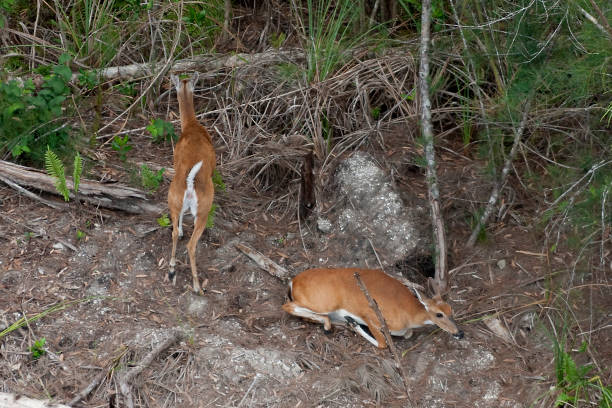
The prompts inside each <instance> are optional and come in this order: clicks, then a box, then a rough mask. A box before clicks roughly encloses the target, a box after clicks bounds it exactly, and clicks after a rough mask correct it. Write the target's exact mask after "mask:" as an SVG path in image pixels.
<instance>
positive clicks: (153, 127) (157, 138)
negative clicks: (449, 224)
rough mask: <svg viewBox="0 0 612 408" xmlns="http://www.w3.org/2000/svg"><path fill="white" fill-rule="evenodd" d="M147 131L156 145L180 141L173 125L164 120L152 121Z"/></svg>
mask: <svg viewBox="0 0 612 408" xmlns="http://www.w3.org/2000/svg"><path fill="white" fill-rule="evenodd" d="M146 129H147V131H148V132H149V133H150V134H151V137H152V138H153V142H155V143H160V142H163V141H170V140H178V136H177V135H176V133H175V132H174V126H172V123H170V122H166V121H165V120H163V119H152V120H151V123H149V125H148V126H147V128H146Z"/></svg>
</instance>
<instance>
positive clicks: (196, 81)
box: [191, 71, 200, 88]
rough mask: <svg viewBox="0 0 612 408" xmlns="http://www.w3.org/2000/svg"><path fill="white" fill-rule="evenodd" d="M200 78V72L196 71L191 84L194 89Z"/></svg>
mask: <svg viewBox="0 0 612 408" xmlns="http://www.w3.org/2000/svg"><path fill="white" fill-rule="evenodd" d="M199 77H200V73H199V72H198V71H194V73H193V76H192V77H191V82H192V83H193V87H194V88H195V84H197V83H198V78H199Z"/></svg>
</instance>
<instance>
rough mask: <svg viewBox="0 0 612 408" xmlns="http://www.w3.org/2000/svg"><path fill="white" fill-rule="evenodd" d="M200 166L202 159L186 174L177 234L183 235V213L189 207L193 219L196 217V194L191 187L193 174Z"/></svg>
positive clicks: (195, 173)
mask: <svg viewBox="0 0 612 408" xmlns="http://www.w3.org/2000/svg"><path fill="white" fill-rule="evenodd" d="M201 168H202V161H201V160H200V161H199V162H197V163H196V164H195V165H194V166H193V167H192V168H191V170H190V171H189V174H188V175H187V180H186V182H187V188H186V189H185V194H184V195H183V208H181V214H180V215H179V225H178V229H179V236H183V215H184V214H185V212H186V211H187V209H189V211H190V212H191V215H193V219H194V222H195V219H196V217H197V213H198V196H197V195H196V193H195V189H194V188H193V180H194V179H195V176H196V175H197V174H198V171H200V169H201Z"/></svg>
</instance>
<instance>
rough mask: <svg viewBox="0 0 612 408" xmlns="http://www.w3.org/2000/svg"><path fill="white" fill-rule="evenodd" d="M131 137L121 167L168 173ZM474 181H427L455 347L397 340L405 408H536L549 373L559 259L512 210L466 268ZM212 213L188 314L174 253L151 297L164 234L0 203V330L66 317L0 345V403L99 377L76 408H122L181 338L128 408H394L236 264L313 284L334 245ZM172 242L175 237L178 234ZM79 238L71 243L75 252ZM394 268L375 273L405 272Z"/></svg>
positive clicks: (444, 339) (258, 274)
mask: <svg viewBox="0 0 612 408" xmlns="http://www.w3.org/2000/svg"><path fill="white" fill-rule="evenodd" d="M140 137H141V138H142V140H139V139H138V138H137V137H136V136H135V139H133V140H134V142H135V143H136V144H137V145H139V146H141V148H139V149H138V150H139V151H140V152H141V153H136V152H134V154H135V155H134V156H130V160H134V161H139V160H142V161H154V162H156V163H157V164H159V165H160V166H163V167H166V168H168V167H171V157H172V150H171V147H170V146H168V145H166V146H160V145H153V144H151V143H150V141H149V139H148V138H146V137H145V136H144V135H142V136H140ZM109 152H110V153H109V155H112V151H110V149H109ZM143 152H144V153H143ZM447 155H450V156H448V157H447ZM393 157H394V156H393V155H392V156H388V161H389V162H391V163H392V162H393ZM161 158H163V159H161ZM123 168H125V164H124V163H122V162H120V161H117V162H115V163H113V162H112V161H111V160H110V159H109V160H107V161H100V162H99V164H98V165H97V167H95V168H91V169H88V174H89V176H88V177H90V178H98V179H101V178H102V176H103V175H104V174H106V175H108V174H113V175H114V178H116V179H118V180H120V181H124V182H125V181H129V180H130V177H131V176H130V172H129V171H124V170H122V169H123ZM477 173H479V172H478V171H477V169H476V162H475V161H472V160H469V159H468V158H467V157H465V156H462V155H452V154H451V153H448V152H447V151H446V150H445V151H443V152H442V154H441V159H440V168H439V177H440V180H441V182H442V188H441V190H442V191H443V193H444V194H443V195H444V197H443V204H444V211H445V217H446V222H447V229H448V237H447V239H448V242H449V246H450V268H451V269H452V272H451V277H450V280H451V286H452V288H451V290H450V292H449V293H448V294H447V295H446V298H447V300H448V302H449V303H450V304H451V305H452V307H453V310H454V314H455V319H456V321H457V323H458V325H460V326H461V328H462V329H463V330H464V331H465V337H464V338H463V339H462V340H456V339H454V338H452V337H451V336H450V335H448V334H447V333H445V332H442V331H441V330H434V329H432V328H423V329H418V330H416V332H415V335H414V336H413V337H412V338H411V339H402V338H396V339H395V344H396V346H397V348H398V350H399V351H400V353H401V362H402V365H403V366H404V368H405V371H406V373H407V378H406V382H407V386H408V389H409V390H410V391H409V398H410V399H411V400H412V401H413V402H414V403H415V405H416V406H419V407H420V406H423V407H523V406H531V404H532V403H534V402H535V406H549V405H551V404H552V400H551V398H552V395H554V393H555V391H553V390H551V386H553V385H554V384H555V377H554V375H555V374H554V373H555V370H554V359H553V353H552V350H553V342H552V338H553V336H552V334H551V333H550V325H549V324H547V323H548V322H547V321H546V319H547V309H548V308H550V307H554V305H553V303H552V301H551V293H550V291H549V290H548V288H550V287H551V286H554V281H555V279H556V277H555V272H557V271H567V269H568V265H569V264H570V263H571V261H572V260H573V259H574V256H573V255H572V254H571V253H570V252H563V251H557V253H556V254H555V256H553V257H549V256H547V254H545V253H541V250H542V243H541V238H540V237H538V236H537V234H536V233H534V232H533V231H534V228H533V227H532V225H533V223H534V222H535V220H533V219H531V218H530V217H531V216H532V215H531V214H533V212H532V211H531V210H532V208H530V205H531V204H530V201H529V198H527V197H523V198H521V197H518V198H516V201H515V202H514V205H513V209H512V210H511V212H512V214H511V216H509V217H506V219H505V221H498V222H497V223H496V224H495V225H493V226H491V228H490V229H489V231H488V233H487V239H486V241H485V242H484V243H481V244H478V245H477V247H476V249H475V250H471V251H466V250H465V249H464V248H463V243H464V242H466V240H467V236H468V234H469V231H468V228H467V227H466V225H467V224H466V222H465V219H464V217H465V215H464V214H465V213H466V206H467V204H465V203H466V202H467V201H468V200H467V199H468V198H469V199H470V200H473V198H474V196H478V197H479V199H480V200H482V201H484V200H486V195H487V194H488V191H489V187H488V185H487V183H485V182H483V181H481V182H480V185H476V184H474V180H475V179H477V177H476V178H475V174H477ZM93 175H95V176H93ZM396 187H397V188H398V189H400V190H403V191H406V192H410V193H411V194H415V195H416V196H418V197H422V198H424V197H426V188H425V177H424V176H423V175H422V174H420V173H418V172H417V173H415V174H413V175H411V176H410V177H409V178H402V179H399V180H396ZM167 188H168V181H167V180H165V181H164V183H163V184H162V187H161V188H160V190H158V191H157V192H156V193H155V194H153V195H152V196H151V200H153V201H155V202H158V203H159V204H161V205H162V206H163V205H165V204H164V203H165V195H166V192H167ZM468 195H469V197H468ZM321 198H322V199H323V200H325V199H326V197H321ZM327 198H329V197H327ZM217 199H219V200H221V208H220V209H219V211H217V215H216V218H215V226H214V227H213V228H212V229H210V230H207V231H206V232H205V234H204V235H203V237H202V239H201V241H200V244H199V246H198V252H197V259H198V266H199V271H200V278H204V277H206V278H207V279H208V280H209V282H208V286H207V291H206V292H205V293H204V294H203V295H202V296H197V295H194V294H193V293H192V292H191V276H190V272H189V267H188V261H187V256H186V253H185V249H184V248H185V243H186V239H185V238H183V239H182V240H181V241H180V242H179V257H178V259H179V266H178V282H177V285H176V286H172V285H170V284H168V283H165V282H164V280H163V278H164V275H165V274H166V273H167V269H168V260H169V255H170V242H171V237H170V235H171V229H170V228H163V227H160V226H159V225H158V223H157V222H156V219H155V217H154V216H145V215H139V216H135V215H128V214H125V213H121V212H111V211H106V210H102V209H95V208H92V207H91V206H87V205H81V206H79V205H77V204H75V203H72V204H71V205H72V207H71V210H70V211H64V212H59V211H57V210H54V209H51V208H48V207H46V206H44V205H43V204H41V203H39V202H37V201H32V200H31V199H29V198H26V197H24V196H22V195H20V194H19V193H18V192H16V191H14V190H12V189H11V188H10V187H8V186H6V185H0V217H1V221H0V253H1V254H2V256H1V257H0V316H1V317H2V321H0V329H4V328H5V327H8V326H9V325H10V324H12V323H13V322H15V321H18V320H19V319H20V318H21V317H23V316H24V315H27V316H28V318H29V319H32V317H33V316H35V315H36V314H38V313H42V312H45V311H48V310H49V309H50V308H51V307H53V306H54V305H58V304H63V305H64V306H65V307H63V308H60V309H59V310H55V311H52V312H51V313H49V314H47V315H45V316H43V317H41V318H39V319H38V320H36V321H29V322H28V324H27V325H26V326H24V327H22V328H20V329H17V330H14V331H12V332H11V333H9V334H8V335H6V336H5V337H4V338H3V339H2V342H1V343H0V377H1V378H2V379H3V382H2V385H0V391H4V392H14V393H18V394H22V395H27V396H30V397H34V398H41V399H46V398H52V399H53V400H55V401H58V402H63V403H67V402H68V401H70V400H71V399H72V398H73V397H74V396H75V395H76V394H77V393H78V392H79V391H81V390H82V389H84V388H85V387H86V386H87V385H88V384H89V383H90V382H91V381H92V380H93V379H94V378H96V377H100V383H99V384H98V385H97V386H96V387H95V388H94V389H93V390H92V392H91V393H90V394H89V395H88V396H87V397H86V398H84V400H83V402H81V403H80V405H83V406H87V407H101V406H123V397H122V396H121V394H120V391H119V379H120V376H121V375H122V373H124V372H125V370H127V369H129V368H130V367H131V366H133V365H135V364H137V363H138V362H139V361H141V360H142V358H143V357H144V356H145V355H146V354H147V353H148V352H149V351H150V350H151V349H152V348H154V347H155V346H156V345H157V344H159V343H160V342H162V341H163V340H164V339H165V338H166V337H168V336H169V335H170V333H171V332H173V331H174V330H178V331H180V332H181V333H183V334H184V337H183V338H182V339H181V340H180V341H179V342H176V343H175V344H173V345H171V346H170V347H169V348H168V350H166V351H165V352H163V353H161V354H160V355H159V356H157V357H156V358H155V360H154V361H153V362H152V363H151V364H150V366H148V367H147V368H145V370H144V371H143V373H142V374H141V375H140V376H138V377H137V378H136V379H135V380H134V381H133V382H132V384H131V386H132V392H133V395H134V399H135V404H136V406H151V407H162V406H167V407H172V406H193V407H195V406H198V407H205V406H210V407H221V406H281V407H298V406H313V407H314V406H322V407H328V406H330V407H331V406H341V407H349V406H375V405H380V406H406V393H405V392H404V387H403V385H402V381H403V380H402V378H401V376H400V375H399V373H398V372H397V370H396V369H395V368H394V362H393V359H392V357H391V355H390V354H389V350H388V349H387V350H378V349H376V348H374V347H372V346H371V345H370V344H369V343H367V342H366V341H365V340H364V339H363V338H362V337H359V336H356V335H355V334H354V333H353V332H352V331H350V330H349V329H348V328H344V327H337V328H335V330H333V332H332V334H331V335H326V334H324V333H323V330H322V328H321V327H320V325H317V324H313V323H310V322H306V321H303V320H300V319H297V318H295V317H292V316H289V315H287V314H286V313H284V312H283V311H282V310H281V305H282V304H283V303H284V302H285V300H286V293H287V287H286V286H285V285H284V284H283V283H281V282H280V281H279V280H277V279H276V278H274V277H272V276H270V275H268V274H267V273H266V272H264V271H262V270H261V269H259V268H258V267H257V266H256V265H255V264H254V263H253V262H252V261H250V260H249V259H248V258H247V257H246V256H244V255H243V254H241V253H240V252H239V251H237V250H236V248H235V245H236V244H238V243H241V244H245V245H248V246H250V247H252V248H255V249H257V250H258V251H260V252H262V253H263V254H265V255H266V256H268V257H270V258H271V259H273V260H274V261H276V262H278V263H279V264H281V265H283V266H285V267H286V268H287V269H288V270H289V271H291V272H292V273H293V274H297V273H298V272H299V271H301V270H304V269H307V268H309V267H313V266H323V265H325V266H343V265H344V262H345V260H346V257H347V251H346V248H345V247H344V245H343V244H342V243H339V242H334V237H333V236H330V235H325V234H323V233H321V232H319V231H318V230H317V228H316V226H315V225H316V222H314V221H309V222H306V223H302V224H301V225H299V224H298V222H297V221H295V219H296V217H295V216H294V215H292V214H288V215H287V214H285V215H277V214H275V213H274V212H273V211H265V210H261V209H262V208H266V202H264V201H262V200H263V199H261V198H258V197H253V200H254V202H256V201H257V200H260V201H261V202H260V203H259V205H258V206H257V207H253V208H248V207H247V206H245V205H244V204H243V203H241V202H233V201H232V186H231V185H228V190H227V192H219V193H218V194H217ZM186 225H187V227H186V236H189V234H190V232H191V222H190V219H188V221H187V223H186ZM77 230H81V231H83V232H84V233H85V234H84V236H82V237H81V238H77ZM370 255H372V254H370ZM381 256H383V257H384V253H383V254H382V255H381ZM362 266H364V267H366V266H369V267H377V265H375V264H374V265H372V264H369V265H362ZM403 266H405V265H402V264H401V263H398V264H396V265H395V268H390V269H395V270H392V271H390V270H388V272H398V271H399V272H405V271H403ZM593 293H594V296H595V298H593V299H592V302H593V304H596V305H600V306H599V307H598V308H596V311H599V312H600V313H602V314H601V315H597V314H596V316H595V317H593V316H590V315H589V314H588V313H587V312H586V311H587V310H589V308H588V307H587V302H588V301H589V300H588V299H585V298H583V297H581V296H575V297H573V298H572V299H573V300H572V302H573V303H572V304H571V305H570V308H571V310H572V311H573V312H574V313H575V316H576V319H577V321H578V322H580V323H579V324H585V325H588V321H589V319H593V318H594V319H599V318H605V313H606V312H605V311H606V310H607V311H609V310H611V309H610V307H611V306H612V304H611V302H612V301H611V299H610V297H607V298H606V297H605V296H603V295H602V294H601V293H599V292H597V291H595V292H593ZM590 310H593V309H590ZM581 311H585V312H584V313H582V312H581ZM485 317H489V318H492V319H497V320H498V322H499V323H501V325H502V326H503V327H504V328H505V329H506V331H505V332H506V333H507V334H508V335H509V337H508V338H505V339H504V338H502V337H499V336H497V335H495V334H494V333H493V332H492V331H491V330H489V329H488V327H487V325H485V324H484V318H485ZM591 321H592V320H591ZM558 330H561V328H558ZM500 333H502V334H503V333H504V330H502V331H501V332H500ZM43 337H44V338H45V339H46V345H45V348H46V350H47V353H46V354H44V355H43V356H41V357H40V358H38V359H37V360H33V359H32V357H31V353H30V351H29V349H30V347H31V346H32V345H33V344H34V342H35V341H36V340H39V339H41V338H43ZM591 344H592V345H595V346H596V349H597V350H599V351H600V353H601V352H603V353H601V354H599V355H597V356H596V357H597V359H596V361H597V362H598V364H600V365H601V366H602V367H610V366H611V365H612V355H611V354H612V353H610V348H609V346H605V345H606V344H611V343H610V338H609V335H607V334H606V331H605V330H602V331H599V332H595V333H593V334H592V337H591ZM598 346H601V347H598Z"/></svg>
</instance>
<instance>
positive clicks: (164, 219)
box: [157, 214, 171, 228]
mask: <svg viewBox="0 0 612 408" xmlns="http://www.w3.org/2000/svg"><path fill="white" fill-rule="evenodd" d="M157 223H158V224H159V226H160V227H164V228H165V227H169V226H170V224H171V222H170V218H168V214H162V216H161V217H159V218H158V219H157Z"/></svg>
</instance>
